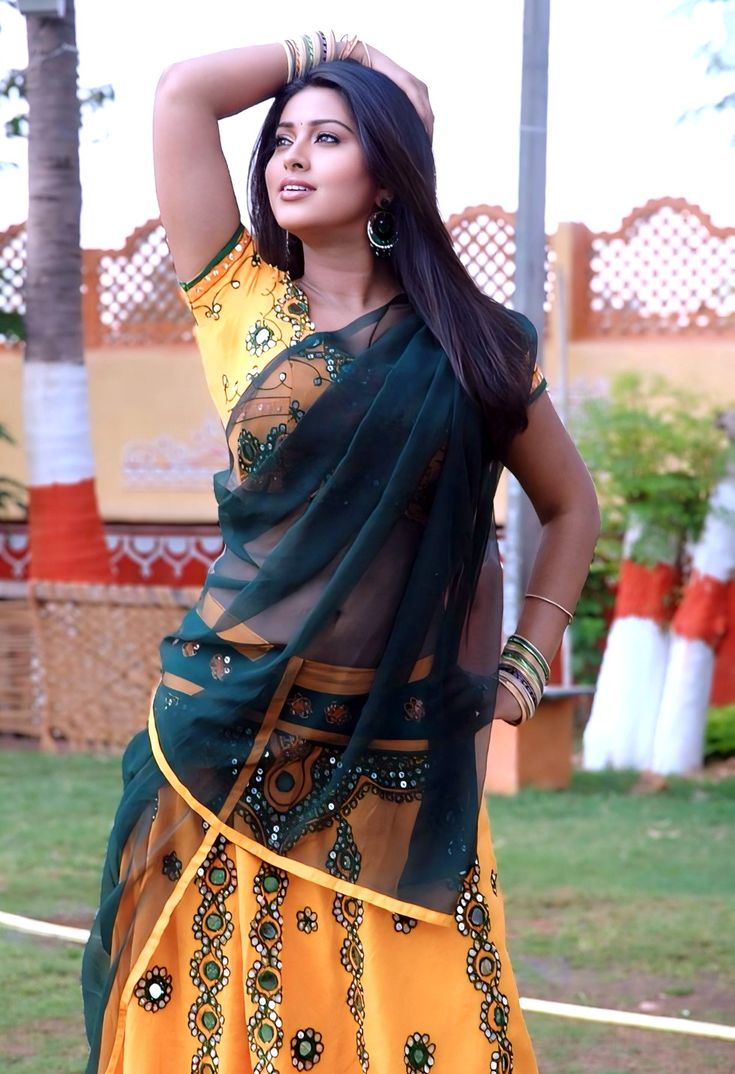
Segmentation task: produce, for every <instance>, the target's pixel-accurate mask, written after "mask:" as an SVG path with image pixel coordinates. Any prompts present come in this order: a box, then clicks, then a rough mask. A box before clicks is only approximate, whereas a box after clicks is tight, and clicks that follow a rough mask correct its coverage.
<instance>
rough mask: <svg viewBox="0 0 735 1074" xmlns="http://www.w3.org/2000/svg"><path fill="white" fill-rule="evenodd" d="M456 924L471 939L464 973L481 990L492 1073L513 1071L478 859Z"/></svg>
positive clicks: (505, 1000)
mask: <svg viewBox="0 0 735 1074" xmlns="http://www.w3.org/2000/svg"><path fill="white" fill-rule="evenodd" d="M455 918H456V921H457V928H458V929H459V931H460V933H461V934H462V935H463V936H467V937H468V938H469V940H470V948H469V951H468V952H467V976H468V977H469V979H470V981H471V982H472V984H473V985H474V987H475V988H476V989H477V990H478V992H481V993H482V997H483V998H482V1004H481V1007H480V1029H481V1030H482V1032H483V1033H484V1034H485V1036H486V1037H487V1039H488V1040H489V1041H490V1042H491V1044H493V1045H494V1047H493V1051H492V1054H491V1057H490V1058H491V1064H490V1069H491V1071H493V1074H495V1072H497V1074H512V1072H513V1047H512V1045H511V1042H510V1040H509V1038H508V1009H509V1003H508V997H507V996H506V995H505V994H504V993H503V992H501V991H500V970H501V963H500V956H499V954H498V949H497V948H496V947H495V944H493V943H492V942H491V940H490V913H489V911H488V906H487V901H486V899H485V896H484V895H483V894H482V892H481V891H480V866H479V864H478V862H477V861H475V864H474V865H473V866H472V867H471V868H470V869H469V870H468V871H467V874H466V876H465V878H464V882H463V885H462V893H461V895H460V897H459V901H458V903H457V908H456V910H455Z"/></svg>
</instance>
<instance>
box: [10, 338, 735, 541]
mask: <svg viewBox="0 0 735 1074" xmlns="http://www.w3.org/2000/svg"><path fill="white" fill-rule="evenodd" d="M552 329H553V326H552ZM87 362H88V367H89V379H90V405H91V417H92V439H93V450H94V456H95V461H96V466H97V479H98V495H99V499H100V506H101V510H102V514H103V517H104V518H106V519H108V520H109V521H146V522H151V521H155V522H212V521H215V519H216V509H215V503H214V497H213V495H212V492H211V472H212V471H214V470H216V469H218V468H219V467H220V466H224V465H225V462H226V454H225V451H224V446H222V449H221V451H222V454H221V455H220V454H219V452H220V448H219V443H220V441H221V443H222V445H224V435H223V433H222V432H221V427H219V429H218V428H217V427H216V425H215V422H216V413H215V409H214V406H213V404H212V403H211V401H210V399H209V396H208V394H207V390H206V386H205V383H204V376H203V373H202V370H201V366H200V362H199V357H198V354H197V351H196V348H195V346H194V345H193V344H192V345H180V346H171V347H136V348H123V347H110V348H107V349H100V350H93V351H90V352H89V353H88V355H87ZM559 362H560V355H559V348H558V346H557V344H556V341H555V339H554V336H553V330H552V334H551V335H550V336H549V338H548V339H547V340H546V344H545V349H544V367H545V372H546V374H547V377H548V380H549V383H550V387H551V392H552V396H553V395H557V396H558V386H559ZM623 370H638V371H640V372H644V373H645V372H648V373H661V374H663V375H664V376H666V377H668V378H669V379H670V380H672V381H674V382H676V383H678V384H682V385H686V386H689V387H690V388H692V389H694V390H696V391H699V392H703V393H705V394H707V395H708V396H709V397H711V398H712V400H713V401H714V402H717V403H720V404H722V405H726V404H728V403H729V404H731V405H735V338H733V337H730V338H703V339H695V338H691V337H690V338H676V337H672V338H663V337H660V336H659V337H656V338H652V339H642V340H637V339H630V338H621V339H617V340H616V339H606V340H597V339H595V340H575V341H573V342H571V343H570V344H569V346H568V371H569V383H570V389H571V394H572V397H574V396H576V395H577V394H578V392H579V389H580V388H581V387H582V386H585V387H586V388H587V389H588V390H593V391H600V390H604V388H605V384H606V383H607V382H608V381H609V379H610V378H611V377H613V376H614V375H615V374H616V373H618V372H621V371H623ZM0 422H1V423H3V424H5V425H6V427H7V428H8V430H9V431H10V432H11V433H12V434H13V435H14V436H15V437H16V439H18V440H19V442H20V443H19V445H18V446H10V445H6V444H5V443H3V442H0V474H4V475H6V476H10V477H16V478H18V479H19V480H21V481H22V480H24V478H25V466H24V456H23V449H22V442H21V441H22V417H21V352H20V350H14V351H4V352H1V353H0ZM162 437H164V438H168V442H167V443H166V442H164V443H162V442H161V438H162ZM157 442H158V443H157ZM131 446H134V447H136V448H137V450H138V452H139V454H140V453H141V452H149V453H150V454H151V456H152V457H153V458H154V461H155V459H162V460H163V462H164V463H165V464H166V466H167V467H168V469H167V470H165V471H162V473H161V477H160V480H157V479H155V480H154V479H152V478H151V477H150V475H149V477H148V478H147V480H148V485H147V487H142V486H141V485H140V483H138V484H137V485H136V483H135V481H134V480H132V479H131V476H130V473H128V474H127V475H126V474H125V473H124V472H123V457H124V454H125V452H126V451H128V452H129V451H130V449H131ZM181 453H183V455H184V456H185V458H184V460H183V461H182V462H181V464H180V465H179V463H178V462H177V458H178V456H179V454H181ZM187 457H188V459H189V462H190V463H191V462H192V460H193V461H195V462H197V465H198V467H199V473H198V475H195V477H192V478H185V473H186V471H187V466H186V458H187ZM496 514H497V517H498V520H499V521H503V519H504V517H505V489H504V487H502V486H501V490H500V493H499V496H498V501H497V507H496Z"/></svg>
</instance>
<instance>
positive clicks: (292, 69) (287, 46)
mask: <svg viewBox="0 0 735 1074" xmlns="http://www.w3.org/2000/svg"><path fill="white" fill-rule="evenodd" d="M281 44H282V45H283V49H284V52H285V53H286V65H287V70H286V82H293V80H294V74H295V73H296V66H295V62H294V52H293V45H292V44H291V42H290V41H282V42H281Z"/></svg>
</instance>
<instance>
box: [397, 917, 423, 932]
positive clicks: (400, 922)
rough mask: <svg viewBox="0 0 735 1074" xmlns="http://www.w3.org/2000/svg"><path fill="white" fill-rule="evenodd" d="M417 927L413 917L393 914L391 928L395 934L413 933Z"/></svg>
mask: <svg viewBox="0 0 735 1074" xmlns="http://www.w3.org/2000/svg"><path fill="white" fill-rule="evenodd" d="M417 925H418V921H417V920H416V918H415V917H406V916H405V915H404V914H393V928H394V929H395V930H396V932H405V933H407V934H408V933H409V932H413V930H414V929H415V928H416V926H417Z"/></svg>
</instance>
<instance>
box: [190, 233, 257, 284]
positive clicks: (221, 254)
mask: <svg viewBox="0 0 735 1074" xmlns="http://www.w3.org/2000/svg"><path fill="white" fill-rule="evenodd" d="M244 231H245V225H244V224H243V223H242V222H240V223H239V224H238V225H237V230H236V231H235V234H234V235H233V236H232V238H231V239H229V240H228V241H227V242H226V243H225V245H224V246H223V247H222V249H221V250H220V251H219V253H217V254H215V255H214V257H213V258H212V260H211V261H210V262H209V264H208V265H206V267H205V268H203V269H202V271H201V272H200V273H199V275H198V276H195V277H194V279H193V280H189V282H188V283H186V282H185V281H184V280H179V286H180V287H182V288H183V290H184V291H189V290H191V288H192V287H194V285H195V284H197V283H199V281H200V280H203V279H204V277H205V276H206V275H207V273H208V272H211V271H212V269H213V268H214V267H215V266H216V265H218V264H219V263H220V261H221V260H222V258H223V257H227V255H228V254H229V252H230V250H233V249H234V248H235V246H237V244H238V242H239V240H240V238H241V236H242V234H243V232H244Z"/></svg>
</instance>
